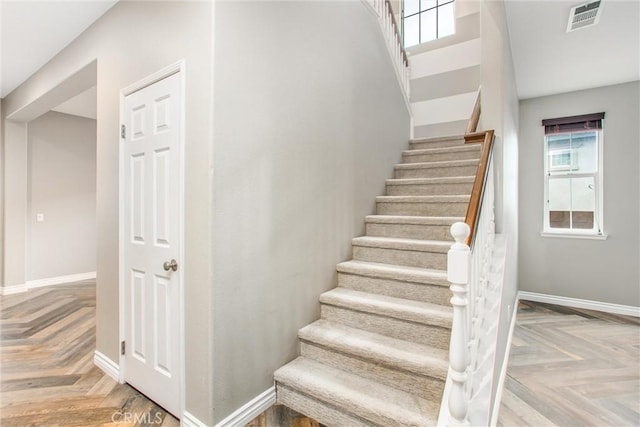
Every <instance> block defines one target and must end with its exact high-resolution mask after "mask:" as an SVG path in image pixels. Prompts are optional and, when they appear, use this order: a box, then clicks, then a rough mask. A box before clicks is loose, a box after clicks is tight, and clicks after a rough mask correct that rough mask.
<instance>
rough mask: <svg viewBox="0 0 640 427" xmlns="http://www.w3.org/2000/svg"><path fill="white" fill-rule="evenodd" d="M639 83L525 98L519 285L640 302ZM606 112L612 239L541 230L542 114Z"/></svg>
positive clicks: (607, 216) (607, 228) (607, 222)
mask: <svg viewBox="0 0 640 427" xmlns="http://www.w3.org/2000/svg"><path fill="white" fill-rule="evenodd" d="M639 92H640V83H638V82H631V83H625V84H621V85H615V86H607V87H600V88H596V89H589V90H583V91H578V92H571V93H565V94H560V95H553V96H545V97H541V98H533V99H527V100H523V101H521V102H520V141H522V143H521V150H520V193H521V194H526V195H527V197H523V198H521V199H520V275H519V280H520V289H521V290H523V291H529V292H537V293H542V294H550V295H557V296H563V297H571V298H580V299H586V300H593V301H600V302H606V303H613V304H623V305H630V306H639V305H640V275H639V272H638V264H640V237H639V236H640V229H639V223H640V215H639V211H640V207H639V203H640V199H639V198H638V194H639V186H640V172H639V171H640V168H639V167H638V156H639V153H638V151H639V150H638V147H639V146H640V130H639V129H638V117H640V110H639V107H638V103H639V99H640V96H639ZM601 111H604V112H605V113H606V116H605V122H604V142H603V144H602V147H603V149H604V152H603V155H604V232H605V233H606V234H608V235H609V238H608V239H607V240H604V241H600V240H578V239H569V238H551V237H541V236H540V232H541V231H542V219H543V200H544V182H543V171H544V158H543V157H544V155H543V149H544V130H543V128H542V125H541V120H542V119H547V118H553V117H564V116H572V115H577V114H586V113H596V112H601Z"/></svg>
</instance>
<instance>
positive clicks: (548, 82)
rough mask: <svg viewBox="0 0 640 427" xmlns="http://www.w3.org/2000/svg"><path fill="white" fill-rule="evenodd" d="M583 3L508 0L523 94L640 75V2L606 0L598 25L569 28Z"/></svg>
mask: <svg viewBox="0 0 640 427" xmlns="http://www.w3.org/2000/svg"><path fill="white" fill-rule="evenodd" d="M581 3H583V2H581V1H580V0H577V1H576V0H572V1H566V0H554V1H526V0H508V1H506V2H505V4H506V12H507V22H508V26H509V33H510V38H511V50H512V53H513V62H514V67H515V74H516V84H517V88H518V97H519V98H520V99H526V98H533V97H538V96H544V95H551V94H555V93H562V92H570V91H574V90H580V89H587V88H593V87H598V86H606V85H612V84H616V83H623V82H629V81H633V80H639V79H640V2H638V1H637V0H629V1H624V0H603V1H602V3H601V7H602V12H601V16H600V22H599V23H598V24H597V25H595V26H592V27H587V28H583V29H580V30H577V31H573V32H570V33H566V32H565V30H566V28H567V21H568V19H569V11H570V10H571V8H572V7H573V6H576V5H578V4H581Z"/></svg>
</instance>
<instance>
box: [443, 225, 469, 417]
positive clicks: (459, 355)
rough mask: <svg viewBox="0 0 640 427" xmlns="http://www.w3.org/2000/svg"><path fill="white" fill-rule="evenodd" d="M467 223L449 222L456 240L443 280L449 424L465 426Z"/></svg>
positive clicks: (449, 255) (466, 401)
mask: <svg viewBox="0 0 640 427" xmlns="http://www.w3.org/2000/svg"><path fill="white" fill-rule="evenodd" d="M469 232H470V230H469V226H468V225H467V224H465V223H464V222H456V223H455V224H453V225H452V226H451V235H452V236H453V238H454V239H455V241H456V243H454V244H453V245H451V249H449V253H448V255H447V280H448V281H449V282H451V287H450V289H451V292H452V293H453V297H452V298H451V305H452V306H453V323H452V327H451V344H450V345H449V376H450V377H451V380H452V386H451V394H450V395H449V402H448V403H449V414H450V417H449V425H451V426H468V425H469V422H468V420H467V412H468V407H469V402H468V398H467V393H466V391H465V384H466V381H467V367H468V365H469V356H468V347H467V328H468V325H467V305H468V303H469V302H468V300H467V283H468V281H469V254H470V250H469V246H467V245H466V244H465V243H464V241H465V240H466V238H467V236H469Z"/></svg>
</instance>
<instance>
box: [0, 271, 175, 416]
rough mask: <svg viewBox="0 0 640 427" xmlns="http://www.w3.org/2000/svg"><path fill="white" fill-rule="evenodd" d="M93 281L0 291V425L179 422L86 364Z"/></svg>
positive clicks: (92, 314)
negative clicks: (10, 293) (12, 291)
mask: <svg viewBox="0 0 640 427" xmlns="http://www.w3.org/2000/svg"><path fill="white" fill-rule="evenodd" d="M95 301H96V296H95V283H94V282H91V281H86V282H77V283H73V284H68V285H58V286H53V287H46V288H40V289H35V290H31V291H29V292H26V293H22V294H15V295H5V296H1V297H0V309H1V320H0V357H1V359H0V363H1V366H0V380H1V381H0V425H1V426H2V427H12V426H16V427H27V426H38V427H40V426H52V427H53V426H61V427H62V426H65V427H66V426H119V427H125V426H151V425H153V426H164V427H172V426H178V425H179V422H178V420H177V419H175V418H174V417H172V416H171V415H169V414H167V413H166V412H165V411H164V410H163V409H162V408H160V407H158V406H157V405H155V404H154V403H153V402H151V401H150V400H149V399H147V398H146V397H144V396H143V395H141V394H140V393H139V392H138V391H136V390H135V389H133V388H131V387H130V386H128V385H126V384H125V385H123V384H118V383H117V382H116V381H114V380H113V379H111V378H110V377H108V376H107V375H105V374H104V373H103V372H102V371H101V370H100V369H98V368H97V367H96V366H95V365H94V364H93V354H94V350H95V306H96V304H95Z"/></svg>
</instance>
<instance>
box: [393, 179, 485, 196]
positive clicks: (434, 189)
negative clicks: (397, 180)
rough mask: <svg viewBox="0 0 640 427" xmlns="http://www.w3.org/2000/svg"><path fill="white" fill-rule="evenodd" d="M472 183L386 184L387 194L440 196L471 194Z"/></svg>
mask: <svg viewBox="0 0 640 427" xmlns="http://www.w3.org/2000/svg"><path fill="white" fill-rule="evenodd" d="M472 188H473V183H471V182H469V183H461V184H400V185H397V184H396V185H389V184H387V196H442V195H464V194H471V189H472Z"/></svg>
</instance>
